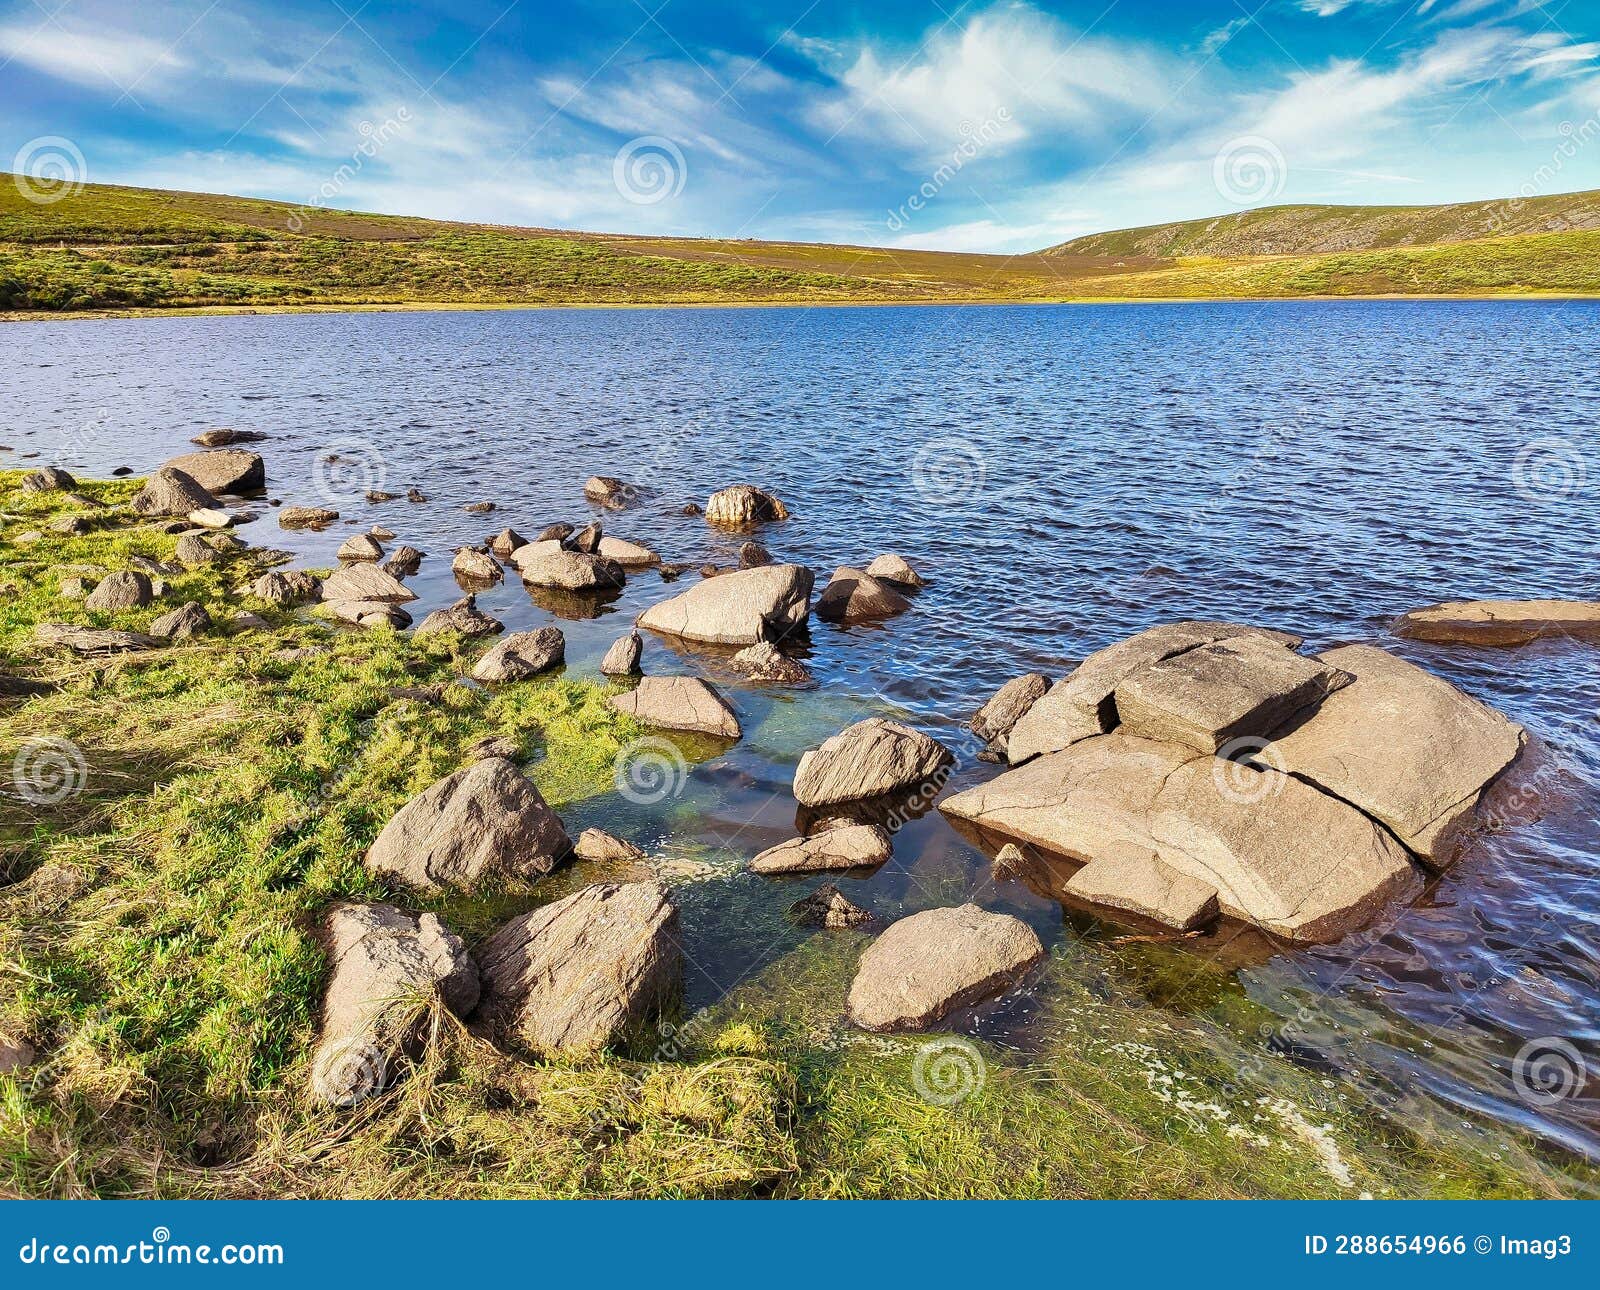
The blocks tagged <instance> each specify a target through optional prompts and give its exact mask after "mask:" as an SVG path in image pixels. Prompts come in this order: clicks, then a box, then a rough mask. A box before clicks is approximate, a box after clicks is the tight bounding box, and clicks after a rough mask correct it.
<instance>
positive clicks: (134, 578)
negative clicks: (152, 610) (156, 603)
mask: <svg viewBox="0 0 1600 1290" xmlns="http://www.w3.org/2000/svg"><path fill="white" fill-rule="evenodd" d="M154 598H155V592H154V589H153V588H152V586H151V583H150V579H149V578H148V577H146V576H145V575H144V574H142V573H134V572H132V571H131V570H124V571H123V572H121V573H109V574H107V575H106V576H105V577H104V578H102V579H100V581H99V582H98V583H96V584H95V589H94V590H93V591H91V592H90V593H89V596H88V598H87V599H86V600H85V601H84V602H83V605H84V608H85V609H97V610H100V611H102V612H104V613H112V614H114V613H119V612H121V611H122V610H124V609H142V608H144V606H146V605H148V604H149V603H150V602H151V600H153V599H154Z"/></svg>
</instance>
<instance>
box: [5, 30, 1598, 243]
mask: <svg viewBox="0 0 1600 1290" xmlns="http://www.w3.org/2000/svg"><path fill="white" fill-rule="evenodd" d="M8 159H9V168H10V169H11V170H13V171H21V172H24V173H65V174H69V175H71V176H73V177H75V178H78V179H83V180H86V181H90V182H98V183H120V184H136V185H141V186H149V187H158V188H182V189H190V190H198V191H205V192H225V193H235V194H243V195H248V196H259V197H270V198H276V199H280V200H285V201H291V202H298V203H302V204H305V205H308V206H333V207H340V208H344V209H350V210H366V211H381V212H388V213H395V214H406V215H425V216H433V217H437V218H442V219H461V220H473V221H483V222H491V223H502V224H522V225H536V226H543V227H558V228H577V229H588V230H595V231H608V232H623V233H644V234H670V235H689V236H717V237H749V238H772V239H783V240H798V241H812V242H816V241H822V242H848V243H856V244H866V245H875V246H907V247H921V248H928V249H935V250H961V251H997V252H1014V251H1028V250H1036V249H1039V248H1041V247H1044V246H1049V245H1053V244H1055V243H1057V242H1061V241H1064V240H1067V239H1069V238H1072V237H1076V236H1079V235H1081V234H1084V233H1090V232H1096V231H1101V230H1104V229H1111V228H1121V227H1128V226H1132V225H1142V224H1151V223H1160V222H1165V221H1168V220H1175V219H1190V218H1198V217H1203V216H1212V215H1217V214H1222V213H1228V212H1232V211H1237V210H1241V209H1245V208H1248V207H1252V206H1258V205H1276V204H1281V203H1285V202H1337V203H1359V204H1422V203H1435V202H1449V201H1467V200H1476V199H1485V198H1492V197H1509V196H1513V195H1517V194H1522V195H1527V196H1531V195H1535V194H1537V193H1547V192H1563V191H1578V190H1582V189H1585V188H1600V0H1544V2H1543V3H1538V2H1536V0H1187V2H1182V3H1180V2H1178V0H1088V2H1087V3H1076V2H1075V0H1069V2H1064V3H1053V4H1051V3H1043V2H1042V0H1041V2H1039V3H1032V2H1029V3H1020V2H1011V0H1001V2H1000V3H992V2H984V0H973V2H971V3H966V4H961V3H958V0H932V2H925V0H878V2H876V3H865V2H862V3H842V2H838V0H741V2H740V3H722V2H720V0H664V2H663V0H608V2H607V3H591V2H589V0H566V2H564V3H552V2H551V0H484V2H481V3H480V0H456V2H455V3H448V4H447V3H442V2H439V0H427V2H418V3H411V4H398V3H390V2H388V0H365V3H363V0H233V2H229V0H216V2H214V3H213V2H211V0H0V168H4V167H6V166H7V164H8Z"/></svg>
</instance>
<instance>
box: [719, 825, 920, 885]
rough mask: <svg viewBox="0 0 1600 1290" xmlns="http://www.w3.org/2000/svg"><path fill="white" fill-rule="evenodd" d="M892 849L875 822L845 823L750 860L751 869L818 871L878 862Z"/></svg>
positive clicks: (772, 871) (763, 870)
mask: <svg viewBox="0 0 1600 1290" xmlns="http://www.w3.org/2000/svg"><path fill="white" fill-rule="evenodd" d="M893 853H894V843H893V842H892V841H891V840H890V838H889V834H888V832H887V831H885V830H884V829H882V828H880V827H879V826H878V825H876V824H847V825H845V826H844V827H843V828H838V829H829V830H827V831H826V832H824V833H816V834H813V835H812V836H811V837H809V838H791V839H790V840H789V841H788V842H780V843H779V844H778V845H777V846H775V847H768V848H767V849H766V850H765V851H763V852H762V853H761V854H760V855H758V856H756V857H755V858H754V859H752V860H751V861H750V872H751V873H819V872H821V871H823V870H829V869H859V868H862V867H864V866H867V865H875V864H882V863H883V862H884V861H885V860H887V859H888V858H889V857H890V856H891V855H892V854H893Z"/></svg>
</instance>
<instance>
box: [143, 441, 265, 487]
mask: <svg viewBox="0 0 1600 1290" xmlns="http://www.w3.org/2000/svg"><path fill="white" fill-rule="evenodd" d="M164 469H167V470H181V471H182V472H183V473H184V474H185V475H188V476H189V477H190V478H191V479H193V480H194V481H195V482H196V483H197V484H199V485H200V487H201V488H204V489H205V490H206V491H207V492H210V493H258V492H260V491H261V490H262V489H263V488H265V487H266V486H267V467H266V463H265V462H263V461H262V460H261V454H260V453H257V452H250V451H248V450H247V449H244V448H218V449H213V450H211V451H209V452H186V453H184V454H183V455H182V456H181V457H174V458H173V459H172V460H171V461H169V462H166V463H165V465H164Z"/></svg>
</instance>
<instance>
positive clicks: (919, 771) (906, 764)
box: [794, 717, 954, 806]
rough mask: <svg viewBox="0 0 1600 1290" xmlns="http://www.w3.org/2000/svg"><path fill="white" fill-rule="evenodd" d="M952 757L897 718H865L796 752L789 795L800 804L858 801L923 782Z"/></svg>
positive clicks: (950, 761) (946, 750)
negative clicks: (818, 744) (797, 762)
mask: <svg viewBox="0 0 1600 1290" xmlns="http://www.w3.org/2000/svg"><path fill="white" fill-rule="evenodd" d="M953 761H954V758H953V757H951V755H950V750H949V749H948V748H946V747H945V746H944V745H943V744H941V743H939V742H938V740H936V739H930V738H929V737H928V736H927V735H925V734H922V733H921V732H920V731H917V730H912V729H911V728H910V727H909V726H903V725H901V724H900V723H899V722H897V721H885V720H884V719H883V718H882V717H869V718H868V719H867V720H865V721H858V722H856V724H855V725H853V726H847V727H846V728H845V729H843V730H841V731H840V732H839V733H838V734H836V735H833V736H832V737H830V738H828V739H824V740H823V741H822V743H821V745H820V746H819V747H816V748H813V749H811V750H810V751H808V752H806V753H804V754H803V755H802V756H801V758H800V764H799V765H798V766H796V767H795V772H794V795H795V800H796V801H798V802H800V803H801V804H802V805H804V806H829V805H832V804H834V803H837V802H858V801H862V800H864V799H866V798H869V797H878V796H881V795H882V794H884V793H893V792H895V791H897V790H899V789H902V788H911V787H913V786H915V785H917V784H923V783H926V782H927V781H929V780H931V779H933V778H934V777H935V776H937V775H939V774H940V773H941V772H942V771H944V770H945V769H946V768H947V767H949V766H950V765H951V764H952V762H953Z"/></svg>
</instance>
